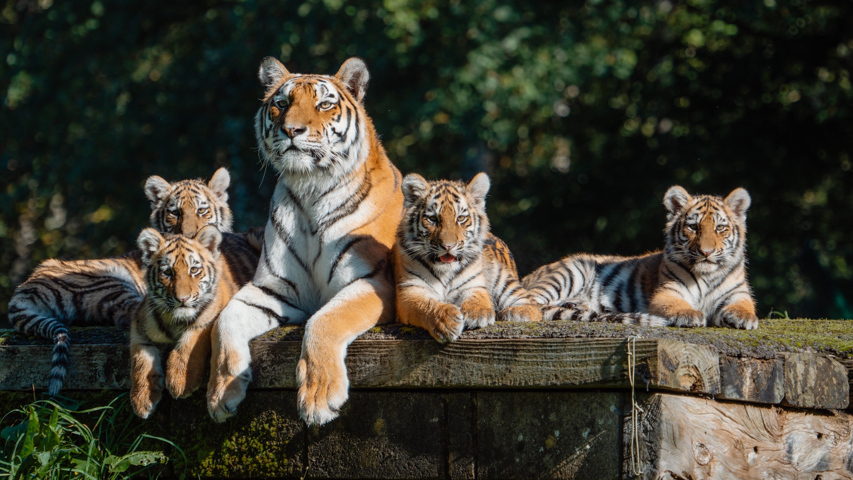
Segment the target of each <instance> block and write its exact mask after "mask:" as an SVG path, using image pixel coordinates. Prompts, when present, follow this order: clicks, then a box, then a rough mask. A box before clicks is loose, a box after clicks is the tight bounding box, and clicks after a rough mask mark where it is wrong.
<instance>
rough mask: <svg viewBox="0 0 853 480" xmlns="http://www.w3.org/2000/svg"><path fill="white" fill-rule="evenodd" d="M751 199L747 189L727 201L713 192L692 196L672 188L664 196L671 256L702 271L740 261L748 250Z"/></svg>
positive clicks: (694, 269) (731, 195)
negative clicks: (747, 228) (747, 238)
mask: <svg viewBox="0 0 853 480" xmlns="http://www.w3.org/2000/svg"><path fill="white" fill-rule="evenodd" d="M750 202H751V200H750V197H749V193H747V191H746V190H744V189H743V188H738V189H735V190H734V191H732V193H730V194H729V196H728V197H726V198H725V200H723V199H722V198H720V197H715V196H711V195H700V196H697V197H692V196H690V194H688V193H687V191H686V190H684V189H683V188H681V187H679V186H674V187H671V188H670V189H669V190H668V191H667V192H666V195H665V196H664V205H665V206H666V208H667V212H668V213H667V226H666V237H667V245H666V255H667V257H668V258H669V259H670V260H673V261H676V262H679V263H681V264H683V265H686V266H688V267H689V268H691V269H692V270H693V271H695V272H696V273H700V274H707V273H712V272H715V271H717V270H719V269H722V268H725V267H727V266H730V265H733V264H736V263H738V262H740V261H741V260H742V258H743V255H744V253H745V249H746V211H747V209H749V205H750Z"/></svg>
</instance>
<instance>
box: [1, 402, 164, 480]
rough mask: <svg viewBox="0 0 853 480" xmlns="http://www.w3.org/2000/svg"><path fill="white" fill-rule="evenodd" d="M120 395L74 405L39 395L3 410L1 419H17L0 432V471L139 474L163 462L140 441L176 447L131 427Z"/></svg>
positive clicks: (12, 474) (9, 474)
mask: <svg viewBox="0 0 853 480" xmlns="http://www.w3.org/2000/svg"><path fill="white" fill-rule="evenodd" d="M123 397H125V395H121V396H119V397H118V398H116V399H115V400H113V401H112V402H110V404H109V405H107V406H105V407H96V408H92V409H88V410H83V409H80V408H79V407H80V405H79V403H78V404H73V405H63V404H61V403H57V402H54V401H52V400H39V401H35V402H33V403H30V404H29V405H25V406H23V407H21V408H20V409H17V410H13V411H11V412H9V413H8V414H6V416H5V417H4V418H3V422H2V423H4V424H5V423H6V420H7V419H8V417H21V418H22V420H21V421H20V423H17V424H14V425H10V426H7V427H6V428H4V429H3V430H2V432H0V475H2V476H4V478H14V479H18V478H39V479H60V478H63V479H64V478H79V479H89V480H101V479H103V480H107V479H110V480H112V479H125V478H131V477H135V478H142V476H141V474H142V473H143V472H146V471H148V470H151V469H152V468H153V467H155V466H157V465H158V464H165V463H166V462H167V461H168V458H167V457H166V455H165V454H164V453H163V452H162V451H150V450H144V449H143V444H144V442H147V443H149V444H151V443H160V446H161V447H167V448H168V447H172V448H177V447H176V446H175V445H174V444H173V443H172V442H170V441H168V440H165V439H162V438H158V437H153V436H151V435H148V434H143V433H139V432H137V431H136V430H135V429H134V427H133V425H132V424H133V420H134V419H133V416H132V414H131V413H130V409H129V407H128V404H127V399H126V398H123ZM72 403H73V401H72ZM90 425H92V426H90ZM178 451H179V452H180V450H178ZM146 473H148V475H147V476H148V477H157V476H159V475H156V474H155V471H150V472H146Z"/></svg>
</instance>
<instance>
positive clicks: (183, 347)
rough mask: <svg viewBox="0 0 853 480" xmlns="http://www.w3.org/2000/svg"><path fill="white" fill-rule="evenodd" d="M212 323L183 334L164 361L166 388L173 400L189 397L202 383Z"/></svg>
mask: <svg viewBox="0 0 853 480" xmlns="http://www.w3.org/2000/svg"><path fill="white" fill-rule="evenodd" d="M212 328H213V322H211V323H209V324H207V325H205V326H204V327H201V328H194V329H191V330H189V331H187V332H185V333H184V335H183V336H182V337H181V338H180V339H179V340H178V343H177V345H175V348H174V349H172V351H171V352H170V353H169V358H168V360H166V387H168V389H169V393H171V394H172V397H174V398H184V397H188V396H190V394H192V393H193V392H194V391H196V390H198V387H200V386H201V384H202V383H204V367H205V365H206V364H207V361H208V359H209V358H210V331H211V330H212Z"/></svg>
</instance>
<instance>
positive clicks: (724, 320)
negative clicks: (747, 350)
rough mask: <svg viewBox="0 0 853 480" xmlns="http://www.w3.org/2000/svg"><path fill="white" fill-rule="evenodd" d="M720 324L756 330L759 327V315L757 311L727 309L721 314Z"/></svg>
mask: <svg viewBox="0 0 853 480" xmlns="http://www.w3.org/2000/svg"><path fill="white" fill-rule="evenodd" d="M719 318H720V326H721V327H729V328H739V329H741V330H755V329H756V328H758V317H757V316H756V315H755V313H752V312H748V311H744V310H740V309H734V308H732V309H726V310H723V313H722V314H720V317H719Z"/></svg>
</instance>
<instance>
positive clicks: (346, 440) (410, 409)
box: [308, 391, 446, 478]
mask: <svg viewBox="0 0 853 480" xmlns="http://www.w3.org/2000/svg"><path fill="white" fill-rule="evenodd" d="M444 408H445V399H444V396H443V395H436V394H435V393H433V394H429V393H418V392H387V391H386V392H350V399H349V401H347V403H346V404H344V407H343V409H342V410H341V416H340V418H338V419H336V420H334V421H332V422H331V423H329V424H327V425H324V426H322V427H319V428H311V429H309V432H308V433H309V434H308V438H309V445H308V458H309V463H310V465H311V467H310V468H309V470H308V477H310V478H439V477H444V465H445V464H444V451H445V450H444V426H445V422H446V416H445V411H444Z"/></svg>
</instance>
